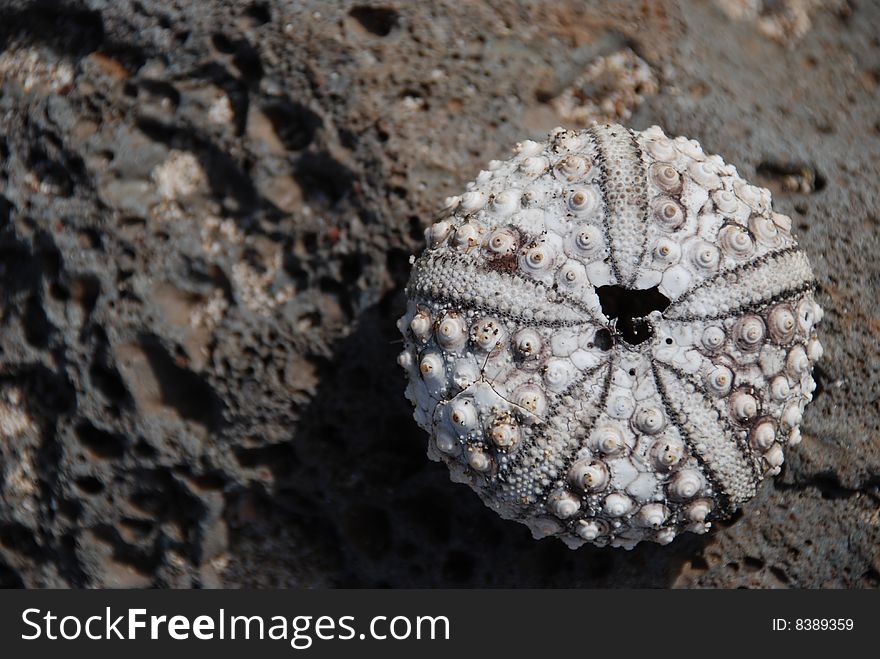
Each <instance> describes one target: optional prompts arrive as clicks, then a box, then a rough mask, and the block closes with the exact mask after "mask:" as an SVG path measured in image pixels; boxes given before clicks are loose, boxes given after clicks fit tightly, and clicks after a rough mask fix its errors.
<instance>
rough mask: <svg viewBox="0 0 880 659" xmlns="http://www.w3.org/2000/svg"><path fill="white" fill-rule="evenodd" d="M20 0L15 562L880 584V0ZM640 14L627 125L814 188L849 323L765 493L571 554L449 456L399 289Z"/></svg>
mask: <svg viewBox="0 0 880 659" xmlns="http://www.w3.org/2000/svg"><path fill="white" fill-rule="evenodd" d="M0 14H2V20H0V72H2V73H0V291H2V298H0V302H2V304H0V348H2V351H0V428H2V429H3V434H2V436H0V585H10V586H11V585H19V586H21V585H24V586H31V587H40V586H76V587H82V586H110V585H117V586H124V585H132V586H146V585H158V586H170V587H190V586H194V585H202V586H221V585H226V586H269V585H273V586H377V585H383V586H458V585H466V586H599V587H605V586H634V587H639V586H652V587H667V586H712V587H736V586H740V585H745V586H752V587H776V586H804V587H817V586H829V587H876V586H877V585H878V584H880V556H878V554H880V550H878V546H880V518H878V508H880V414H878V412H880V409H878V400H880V355H878V347H877V346H878V342H877V335H878V332H880V316H878V315H877V309H876V297H877V293H876V291H877V286H878V283H880V261H878V259H877V257H876V255H877V253H878V250H880V244H878V242H880V239H878V235H880V234H878V225H880V219H878V218H880V215H878V210H877V209H878V201H880V200H878V193H880V186H878V180H880V164H878V159H877V158H876V154H877V152H878V149H880V114H878V110H877V108H878V107H880V105H878V86H880V74H878V71H880V44H878V41H877V37H876V34H877V26H878V25H880V7H878V6H877V5H875V4H874V3H869V2H861V3H853V4H852V6H849V8H848V10H847V11H843V10H839V9H838V10H835V11H831V10H820V11H818V12H817V13H816V14H815V15H814V17H813V26H812V29H811V30H810V31H809V32H808V33H807V34H806V35H804V36H803V37H802V38H801V39H800V40H799V41H794V40H791V41H789V42H788V43H779V42H777V41H774V40H772V39H769V38H768V37H766V36H765V35H763V34H762V33H761V32H760V31H759V30H757V29H756V28H755V26H754V25H752V24H749V23H747V22H743V23H736V22H732V21H731V20H730V19H728V18H727V17H726V16H725V15H724V14H723V13H721V12H720V11H719V10H718V9H717V8H716V7H715V6H714V5H712V4H709V3H702V2H683V3H680V4H678V5H671V4H666V3H640V2H611V3H609V2H592V3H583V2H580V1H578V2H575V1H571V2H545V3H533V4H530V5H527V6H519V5H516V4H513V3H511V4H510V5H503V6H502V7H501V8H497V9H492V8H491V7H489V6H488V5H486V4H484V3H471V2H439V3H403V2H397V1H394V2H391V1H389V2H386V3H384V4H381V3H380V4H369V3H360V2H344V3H328V2H320V1H318V0H315V1H311V2H301V3H295V4H294V3H275V2H253V3H250V4H248V3H225V2H213V1H210V2H209V1H203V2H198V3H158V2H147V1H146V0H140V1H139V2H135V1H133V0H114V1H113V2H110V1H108V0H83V1H81V2H74V1H71V0H68V1H66V2H51V3H50V2H28V1H25V0H20V1H15V0H2V2H0ZM625 46H628V47H630V48H632V49H633V50H635V52H636V53H637V54H638V55H639V56H640V57H642V58H643V59H644V60H645V61H647V62H648V63H649V64H650V65H651V66H652V67H653V69H654V71H655V72H657V74H658V77H659V80H660V91H659V93H658V94H657V95H656V96H653V97H650V98H648V99H647V100H646V101H645V103H644V104H642V105H641V106H639V107H637V108H634V115H633V117H632V119H631V120H630V122H629V123H630V124H631V125H633V127H635V128H640V129H641V128H645V127H647V126H649V125H651V124H653V123H658V124H660V125H661V126H663V128H664V130H666V132H667V133H669V134H673V135H675V134H686V135H688V136H690V137H693V138H696V139H698V140H699V141H700V142H701V144H702V145H703V147H704V148H705V149H706V150H707V151H709V152H717V153H719V154H720V155H722V156H723V158H724V159H725V160H726V161H727V162H731V163H733V164H736V165H737V166H738V168H739V169H740V172H741V173H742V174H743V175H744V176H745V177H746V178H748V179H751V180H757V181H758V182H761V183H763V184H765V185H768V186H770V187H771V189H773V190H774V197H775V204H776V206H777V208H778V209H779V210H780V211H782V212H785V213H787V214H790V215H791V216H792V217H793V219H794V226H795V231H796V233H797V234H798V236H799V242H800V244H801V245H802V247H803V248H804V249H805V250H806V251H807V252H808V253H809V254H810V255H811V259H812V262H813V267H814V271H815V272H816V273H817V276H818V278H819V281H820V287H819V299H820V303H821V304H822V305H823V307H824V308H825V309H826V316H825V320H824V321H823V323H822V325H821V326H820V329H821V332H822V342H823V345H824V346H825V351H826V353H825V357H824V359H823V361H822V363H821V365H820V366H819V368H818V370H817V372H816V379H817V381H818V389H817V391H816V396H815V401H814V402H813V403H812V404H811V405H810V406H809V407H808V411H807V413H806V415H805V419H804V423H803V429H804V436H805V437H804V441H803V442H802V444H801V445H800V446H798V447H797V448H796V449H795V450H793V451H790V452H789V462H788V463H787V465H786V468H785V471H784V472H783V474H782V475H781V476H780V477H779V478H777V479H776V481H775V482H773V483H768V484H766V485H765V487H763V488H762V490H761V493H760V495H759V496H758V497H757V498H756V499H755V500H753V501H752V502H751V503H750V504H749V505H748V506H747V508H746V510H745V511H744V512H743V513H742V514H741V515H739V516H738V517H737V518H736V519H734V520H732V521H731V522H730V523H729V524H726V525H723V526H722V528H719V529H717V530H716V532H715V533H713V534H712V535H710V536H708V537H695V536H690V535H687V536H684V537H682V538H680V539H678V540H676V541H675V542H674V543H673V544H672V545H670V546H668V547H659V546H651V545H647V546H639V547H637V548H636V549H635V550H633V551H630V552H627V551H623V550H600V549H587V548H585V549H581V550H579V551H577V552H571V551H569V550H568V549H566V548H565V547H564V546H563V545H562V544H561V543H558V542H556V541H553V540H545V541H540V542H535V541H533V540H532V539H531V538H530V537H529V536H528V531H527V530H525V529H523V528H521V527H519V526H518V525H516V524H513V523H507V522H504V521H502V520H500V519H498V518H497V517H496V516H495V515H494V514H493V513H492V512H490V511H489V510H487V509H485V508H484V507H483V506H482V504H481V503H480V502H479V501H478V500H477V498H476V497H475V496H473V495H472V494H471V493H470V491H468V490H467V489H466V488H463V487H461V486H458V485H453V484H451V483H449V482H448V479H447V475H446V471H445V469H444V468H443V467H441V466H438V465H436V464H433V463H429V462H428V461H427V459H426V458H425V455H424V445H425V440H426V438H425V437H424V436H423V433H421V431H419V430H418V428H417V427H416V426H415V423H414V422H413V421H412V420H411V416H410V409H409V406H408V404H407V403H406V401H405V400H404V398H403V395H402V391H403V386H404V383H403V377H402V375H401V373H400V372H399V369H398V367H397V365H396V363H395V358H396V355H397V352H398V346H397V345H396V343H395V342H396V340H397V332H396V330H395V328H394V321H395V319H396V318H397V316H398V315H399V314H400V312H401V310H402V308H403V300H402V291H401V288H402V285H403V283H404V282H405V281H406V278H407V274H408V257H409V255H410V254H411V253H413V252H415V251H417V250H419V249H421V240H422V238H421V236H422V231H423V228H424V227H425V226H426V225H427V224H428V222H429V221H430V218H431V216H432V214H433V212H434V211H435V210H436V208H437V206H438V205H439V204H440V202H441V200H442V199H443V198H444V197H445V196H446V195H448V194H453V193H455V192H457V191H459V190H460V189H461V187H462V186H463V184H464V183H465V182H466V181H468V180H470V179H472V178H473V177H474V176H475V175H476V173H477V172H478V171H479V169H480V168H481V166H483V165H484V164H485V163H486V162H487V161H488V160H490V159H492V158H499V157H503V156H505V154H507V153H508V150H509V148H510V147H511V146H512V145H513V144H514V143H515V142H516V141H519V140H521V139H523V138H526V137H535V136H540V135H541V134H542V133H543V132H544V131H545V130H547V129H549V128H552V127H553V126H554V125H556V124H557V123H559V120H558V118H556V117H555V116H554V114H553V109H552V106H551V104H550V102H549V101H550V100H551V99H552V98H553V96H555V95H556V94H558V93H560V91H561V90H563V89H564V88H565V87H566V86H567V85H569V84H571V83H572V81H573V80H575V79H576V78H577V77H578V76H579V75H580V74H581V73H582V72H583V70H584V68H585V67H586V66H588V64H589V62H590V61H591V60H593V59H594V58H595V57H597V56H601V55H605V54H608V53H611V52H614V51H616V50H619V49H620V48H622V47H625ZM181 156H182V157H181ZM169 163H172V164H169ZM196 163H197V164H196ZM166 166H167V167H168V169H165V170H163V169H162V168H163V167H166ZM163 172H164V173H165V174H166V176H165V178H163V177H162V176H163V174H162V173H163Z"/></svg>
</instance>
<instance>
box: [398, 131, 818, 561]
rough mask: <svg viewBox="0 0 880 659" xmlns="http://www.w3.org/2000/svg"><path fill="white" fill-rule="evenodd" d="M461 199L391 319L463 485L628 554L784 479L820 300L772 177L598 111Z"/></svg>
mask: <svg viewBox="0 0 880 659" xmlns="http://www.w3.org/2000/svg"><path fill="white" fill-rule="evenodd" d="M538 165H540V166H538ZM456 199H457V200H459V203H453V204H449V205H448V206H447V210H446V211H445V213H444V217H442V218H440V219H439V220H438V223H437V224H436V225H434V227H432V228H430V229H429V230H428V232H427V243H428V246H427V248H426V249H425V251H424V253H423V254H422V255H421V256H420V257H419V258H418V259H417V260H416V261H415V264H414V266H413V271H412V277H411V279H410V282H409V285H408V287H407V296H408V299H409V303H408V307H407V310H406V313H405V314H404V316H403V317H402V318H401V319H400V322H399V327H400V330H401V332H402V333H403V335H404V338H405V350H404V353H403V355H402V358H401V359H400V360H399V363H400V364H401V365H402V366H403V367H404V368H405V369H406V371H407V375H408V378H409V384H408V386H407V389H406V395H407V397H408V398H409V399H410V401H412V403H413V404H414V406H415V418H416V421H417V422H418V423H419V425H420V426H421V427H423V428H424V429H425V430H426V431H428V433H430V435H431V439H430V441H429V446H428V455H429V456H430V457H432V458H433V459H436V460H443V461H444V462H445V463H446V464H447V465H448V466H449V468H450V470H451V472H452V476H453V478H454V479H455V480H459V481H464V482H467V483H469V484H470V485H471V487H473V488H474V490H476V492H477V493H478V494H479V495H480V497H481V498H482V499H483V501H484V502H485V503H486V504H487V505H488V506H489V507H491V508H493V509H494V510H496V511H497V512H498V513H499V514H501V515H502V516H503V517H505V518H510V519H515V520H517V521H520V522H522V523H524V524H526V525H528V526H529V527H530V528H531V530H532V532H533V534H534V535H535V536H536V537H542V536H546V535H555V536H558V537H560V538H561V539H562V540H564V541H565V542H566V543H567V544H568V545H569V546H571V547H577V546H579V545H581V544H583V543H584V542H591V543H594V544H597V545H612V546H624V547H632V546H634V545H635V544H636V543H637V542H640V541H642V540H653V541H655V542H660V543H662V544H666V543H668V542H670V541H671V540H672V538H673V537H674V536H675V535H677V534H678V533H681V532H682V531H694V532H697V533H703V532H705V531H706V530H708V528H709V526H710V524H711V522H712V520H716V519H723V518H724V517H726V516H728V515H730V514H731V513H732V512H733V511H734V510H736V509H737V508H739V507H740V506H741V505H742V504H743V503H744V502H745V501H747V500H748V499H749V498H751V497H752V496H753V495H754V494H755V488H756V485H757V484H758V483H759V482H760V481H761V480H762V479H763V478H765V477H766V476H767V475H775V474H776V473H778V472H779V471H780V469H781V465H782V461H783V458H784V454H783V448H784V447H786V446H787V445H793V444H796V443H797V442H798V441H799V440H800V431H799V429H798V425H799V423H800V420H801V417H802V414H803V410H804V406H805V405H806V404H807V403H808V402H809V401H810V399H811V397H812V391H813V389H814V388H815V387H814V382H813V379H812V376H811V371H812V366H813V364H814V362H815V361H816V360H817V359H818V358H819V357H820V356H821V352H822V351H821V346H820V345H819V343H818V340H817V338H816V333H815V329H814V327H815V324H816V323H817V322H818V321H819V320H820V319H821V316H822V310H821V309H820V308H819V306H818V305H817V304H816V303H815V301H814V298H813V288H814V280H813V274H812V272H811V270H810V265H809V263H808V261H807V258H806V256H805V255H804V253H803V252H801V251H800V250H799V249H798V248H797V244H796V243H795V240H794V238H793V237H792V235H791V232H790V231H791V222H790V220H789V219H788V218H787V217H785V216H783V215H780V214H778V213H775V212H773V210H772V209H771V207H770V193H769V192H768V191H767V190H764V189H762V188H757V187H755V186H752V185H749V184H748V183H747V182H745V181H744V180H742V179H741V178H740V177H739V176H738V175H737V173H736V170H735V169H734V168H733V167H731V166H730V165H727V164H725V163H724V162H723V161H722V160H721V159H720V158H719V157H718V156H709V155H706V154H704V153H703V151H702V149H701V148H700V146H699V144H698V143H697V142H695V141H693V140H688V139H686V138H682V137H678V138H674V139H671V138H668V137H667V136H666V135H664V134H663V132H662V131H661V130H660V129H659V128H657V127H656V126H655V127H652V128H649V129H648V130H645V131H641V132H639V131H633V130H629V129H627V128H624V127H622V126H618V125H604V126H601V125H597V126H594V127H592V128H590V129H588V130H584V131H568V130H564V129H556V130H554V131H553V132H552V133H551V135H550V138H549V140H548V141H547V142H545V143H538V142H532V141H529V142H524V143H522V144H521V145H519V146H518V149H517V150H516V153H515V155H514V156H513V157H512V158H511V159H510V160H508V161H505V162H494V163H493V167H491V168H490V169H489V170H487V171H486V172H483V173H482V174H481V176H480V178H479V179H478V181H476V182H474V183H471V184H470V185H469V186H468V189H467V191H466V192H465V194H463V195H462V196H461V197H459V198H456ZM463 374H464V375H467V377H464V375H463Z"/></svg>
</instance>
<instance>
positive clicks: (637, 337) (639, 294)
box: [596, 286, 670, 345]
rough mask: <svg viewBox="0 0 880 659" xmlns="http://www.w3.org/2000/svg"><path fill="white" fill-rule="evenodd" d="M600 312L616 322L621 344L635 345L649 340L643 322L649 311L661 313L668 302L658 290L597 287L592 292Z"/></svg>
mask: <svg viewBox="0 0 880 659" xmlns="http://www.w3.org/2000/svg"><path fill="white" fill-rule="evenodd" d="M596 294H597V295H598V296H599V304H600V305H601V306H602V312H603V313H604V314H605V315H606V316H607V317H608V318H609V319H610V320H614V319H615V318H616V319H617V332H618V334H619V335H620V336H621V337H622V338H623V340H624V341H626V342H627V343H629V344H631V345H638V344H639V343H642V342H643V341H645V340H647V339H649V338H650V337H651V327H650V325H648V323H647V321H646V320H645V318H646V316H647V315H648V314H649V313H651V312H652V311H664V310H665V309H666V307H668V306H669V303H670V300H669V298H668V297H666V296H665V295H663V293H661V292H660V291H659V289H658V288H657V287H656V286H655V287H654V288H648V289H645V290H632V289H628V288H623V287H621V286H600V287H599V288H597V289H596Z"/></svg>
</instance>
